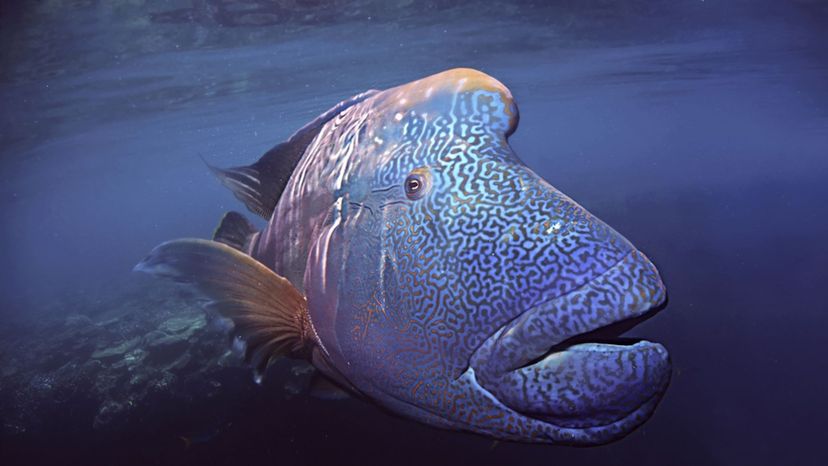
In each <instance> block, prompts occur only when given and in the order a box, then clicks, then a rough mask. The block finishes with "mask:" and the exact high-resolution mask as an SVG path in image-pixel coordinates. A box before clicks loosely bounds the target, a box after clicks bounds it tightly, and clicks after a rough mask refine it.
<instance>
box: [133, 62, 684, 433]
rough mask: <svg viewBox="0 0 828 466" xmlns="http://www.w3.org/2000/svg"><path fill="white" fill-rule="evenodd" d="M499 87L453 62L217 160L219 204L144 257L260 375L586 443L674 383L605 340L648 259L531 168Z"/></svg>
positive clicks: (633, 312) (485, 428)
mask: <svg viewBox="0 0 828 466" xmlns="http://www.w3.org/2000/svg"><path fill="white" fill-rule="evenodd" d="M518 119H519V118H518V108H517V105H516V104H515V102H514V99H513V97H512V95H511V93H510V91H509V90H508V89H507V88H506V87H505V86H504V85H503V84H501V83H500V82H499V81H497V80H496V79H494V78H492V77H490V76H488V75H486V74H484V73H482V72H479V71H475V70H470V69H454V70H449V71H445V72H442V73H439V74H436V75H433V76H430V77H427V78H424V79H421V80H418V81H414V82H412V83H408V84H405V85H402V86H398V87H395V88H391V89H388V90H384V91H368V92H365V93H363V94H359V95H357V96H354V97H353V98H351V99H348V100H347V101H344V102H342V103H340V104H338V105H337V106H335V107H333V108H332V109H331V110H329V111H328V112H326V113H325V114H323V115H321V116H320V117H319V118H317V119H316V120H314V121H313V122H311V123H309V124H308V125H306V126H305V127H304V128H302V129H301V130H300V131H298V132H297V133H296V134H294V135H293V136H292V137H291V138H290V139H289V140H288V141H287V142H285V143H283V144H281V145H279V146H276V147H275V148H274V149H273V150H271V151H269V152H268V153H267V154H265V155H264V156H263V157H262V158H261V159H260V160H259V161H258V162H257V163H255V164H253V165H251V166H246V167H236V168H231V169H216V168H214V171H215V172H216V174H217V175H218V176H219V178H220V179H221V180H222V182H223V183H224V184H225V185H227V186H228V187H229V188H230V189H231V190H233V192H234V194H236V196H237V197H238V198H239V199H240V200H242V201H243V202H244V203H245V204H246V205H247V206H248V208H249V209H250V210H251V211H253V212H256V213H258V214H260V215H262V216H264V217H265V218H267V219H268V224H267V226H266V227H265V228H264V229H263V230H262V231H260V232H257V231H255V229H254V228H253V226H252V225H251V224H250V223H249V222H247V221H246V220H244V218H243V217H242V216H241V215H240V214H236V213H231V214H228V215H227V216H226V217H225V219H224V221H223V222H222V223H221V225H220V227H219V229H218V231H217V232H216V236H215V240H214V241H206V240H178V241H173V242H169V243H165V244H163V245H161V246H159V247H158V248H156V249H155V250H154V251H153V252H152V253H151V254H150V256H148V257H147V259H145V260H144V261H143V262H142V263H141V264H139V266H138V268H139V269H141V270H145V271H149V272H152V273H156V274H159V275H162V276H167V277H170V278H173V279H176V280H179V281H184V282H188V283H192V284H194V285H196V286H197V287H199V288H200V289H201V290H202V291H203V292H204V293H205V295H207V296H208V297H210V298H212V299H213V304H212V307H213V308H215V309H216V310H217V311H218V312H220V313H221V314H223V315H224V316H226V317H228V318H230V319H232V320H233V322H234V323H235V328H236V331H237V333H238V334H239V335H240V337H242V338H243V340H244V341H245V342H246V353H247V359H248V360H249V361H250V362H251V363H252V364H253V366H254V367H255V368H256V369H257V372H258V373H261V372H263V371H264V369H266V367H267V364H268V363H269V361H271V360H272V358H274V357H276V356H279V355H288V356H292V357H299V358H305V359H308V360H309V361H311V362H312V363H313V365H314V366H315V367H316V368H317V369H318V370H319V371H320V372H321V373H323V374H324V375H325V376H326V377H327V378H328V379H330V381H332V382H333V383H335V384H336V385H338V386H339V387H342V388H343V389H345V390H347V391H349V392H351V393H353V394H356V395H358V396H360V397H363V398H365V399H368V400H370V401H372V402H374V403H377V404H379V405H381V406H383V407H385V408H387V409H389V410H391V411H392V412H395V413H397V414H399V415H402V416H405V417H408V418H412V419H415V420H418V421H420V422H424V423H426V424H430V425H433V426H437V427H442V428H448V429H456V430H465V431H471V432H476V433H480V434H484V435H488V436H491V437H493V438H495V439H502V440H515V441H528V442H544V443H559V444H578V445H594V444H601V443H606V442H609V441H612V440H615V439H618V438H621V437H623V436H625V435H626V434H628V433H629V432H631V431H632V430H634V429H635V428H636V427H637V426H639V425H640V424H642V423H643V422H644V421H646V419H647V418H649V417H650V415H651V414H652V413H653V411H654V410H655V407H656V405H657V404H658V402H659V400H660V399H661V397H662V395H663V393H664V391H665V390H666V388H667V385H668V382H669V378H670V372H671V369H670V361H669V356H668V354H667V351H666V350H665V348H664V347H663V346H661V345H660V344H657V343H651V342H647V341H638V342H634V343H629V342H627V343H626V344H622V343H621V342H617V341H616V342H613V343H600V342H597V341H591V339H592V337H594V338H595V339H596V340H601V341H603V337H602V336H598V334H597V332H599V331H602V330H603V331H610V332H615V333H617V332H618V331H620V330H621V329H622V328H623V327H628V326H631V325H632V324H635V323H637V322H638V321H640V320H642V319H644V318H647V317H648V316H650V315H651V314H652V313H653V312H654V310H657V309H659V308H661V307H663V306H664V304H665V302H666V290H665V288H664V285H663V283H662V281H661V278H660V276H659V274H658V272H657V270H656V268H655V267H654V266H653V264H652V263H651V262H650V261H649V260H648V259H647V257H645V255H644V254H643V253H641V252H640V251H638V250H637V249H635V247H634V246H633V245H632V244H631V243H630V242H629V241H628V240H626V239H625V238H624V237H623V236H621V235H620V234H619V233H617V232H616V231H615V230H613V229H612V228H610V227H609V226H607V225H606V224H604V223H603V222H601V221H600V220H599V219H597V218H595V217H594V216H593V215H592V214H590V213H589V212H588V211H587V210H586V209H584V208H583V207H581V206H580V205H578V204H577V203H575V202H574V201H573V200H571V199H570V198H568V197H567V196H565V195H564V194H563V193H561V192H560V191H558V190H557V189H555V188H554V187H552V186H551V185H550V184H549V183H547V182H546V181H545V180H543V179H542V178H540V177H539V176H538V175H537V174H535V173H534V172H533V171H532V170H531V169H530V168H528V167H527V166H526V165H525V164H523V163H522V162H521V161H520V160H519V159H518V157H517V156H516V155H515V153H514V152H513V151H512V149H511V147H510V146H509V144H508V137H509V136H510V135H511V134H512V133H513V132H514V131H515V129H516V127H517V124H518Z"/></svg>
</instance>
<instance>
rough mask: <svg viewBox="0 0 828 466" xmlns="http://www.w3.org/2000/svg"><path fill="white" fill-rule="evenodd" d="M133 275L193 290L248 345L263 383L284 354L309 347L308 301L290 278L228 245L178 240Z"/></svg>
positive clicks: (247, 353) (155, 253)
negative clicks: (161, 279) (158, 278)
mask: <svg viewBox="0 0 828 466" xmlns="http://www.w3.org/2000/svg"><path fill="white" fill-rule="evenodd" d="M135 270H138V271H141V272H147V273H151V274H154V275H158V276H161V277H164V278H168V279H171V280H174V281H177V282H182V283H188V284H191V285H194V286H195V287H196V288H197V289H198V290H199V291H201V293H203V294H204V296H206V297H207V298H209V299H211V300H212V301H211V303H210V304H209V305H208V306H209V307H210V308H211V309H215V310H216V311H218V312H219V313H220V314H221V315H222V316H224V317H227V318H229V319H231V320H232V321H233V323H234V325H235V334H236V335H238V336H239V337H241V338H242V339H243V340H244V341H245V343H246V345H245V349H244V359H245V362H247V363H249V364H251V365H252V366H253V368H254V370H255V371H256V376H257V379H260V377H261V375H262V374H263V373H264V371H265V369H267V366H268V364H269V362H270V361H271V360H272V359H273V358H275V357H277V356H281V355H286V356H300V355H302V354H304V353H305V352H306V351H307V350H308V347H309V342H310V341H311V340H310V338H309V334H308V331H309V323H308V310H307V301H306V300H305V297H304V296H303V295H302V293H300V292H299V290H297V289H296V288H295V287H294V286H293V285H292V284H291V283H290V281H288V280H287V279H286V278H284V277H281V276H279V275H277V274H276V273H274V272H273V271H272V270H270V269H268V268H267V267H265V266H264V265H262V264H261V263H259V262H258V261H256V260H255V259H253V258H252V257H250V256H248V255H247V254H244V253H242V252H240V251H237V250H236V249H233V248H232V247H230V246H227V245H225V244H222V243H219V242H216V241H209V240H202V239H180V240H174V241H169V242H166V243H163V244H161V245H159V246H158V247H156V248H155V249H153V250H152V252H150V254H149V255H148V256H147V257H146V258H145V259H144V260H143V261H141V263H139V264H138V265H137V266H135Z"/></svg>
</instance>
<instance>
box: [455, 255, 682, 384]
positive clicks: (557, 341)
mask: <svg viewBox="0 0 828 466" xmlns="http://www.w3.org/2000/svg"><path fill="white" fill-rule="evenodd" d="M642 265H643V269H645V271H646V273H648V274H649V276H648V277H647V278H646V279H644V280H639V282H642V281H643V282H646V280H647V279H649V280H650V281H651V283H645V286H644V289H645V290H646V291H648V292H652V294H653V296H651V297H650V298H649V299H647V300H645V301H644V303H643V304H644V307H638V308H632V309H623V308H622V307H623V306H615V307H614V311H616V312H617V313H618V316H617V317H616V318H614V319H612V320H609V321H605V322H600V323H599V324H596V325H591V326H589V327H585V328H583V329H580V330H579V331H569V332H567V331H559V332H557V334H556V335H553V336H551V337H550V336H545V338H546V339H551V340H552V341H549V342H548V344H543V348H542V350H541V349H536V351H533V352H532V353H533V354H534V355H533V357H531V358H528V359H527V361H534V360H537V359H539V358H542V357H543V356H544V355H546V354H550V350H551V349H553V348H556V347H559V346H561V345H563V344H565V343H566V342H567V341H570V340H573V341H575V340H578V339H581V338H584V337H587V336H591V335H594V334H595V333H596V332H597V333H600V332H604V331H608V330H616V333H615V334H612V335H609V336H610V337H611V338H616V337H618V336H619V335H620V334H621V333H624V332H626V331H628V330H630V329H632V328H633V327H635V326H637V325H639V324H641V323H642V322H644V321H645V320H649V319H650V318H652V317H653V316H654V315H655V314H657V313H659V312H660V311H661V310H663V309H664V308H665V307H666V306H667V302H668V295H667V290H666V287H665V286H664V283H663V281H662V280H661V276H660V275H659V273H658V271H657V270H656V268H655V265H653V263H652V262H651V261H650V260H649V259H648V258H647V257H646V256H645V255H644V254H643V253H642V252H641V251H638V250H636V249H633V250H632V251H630V252H629V253H628V254H626V255H624V257H622V258H621V259H619V260H618V261H617V262H615V263H614V264H613V265H612V266H610V267H609V268H607V269H606V270H605V271H603V272H602V273H600V274H599V275H597V276H595V277H592V278H591V279H590V280H589V281H587V282H586V283H584V284H583V285H581V286H580V287H578V288H575V289H573V290H570V291H568V292H567V293H564V294H562V295H559V296H555V297H553V298H550V299H547V300H544V301H543V302H540V303H536V304H534V305H532V306H529V307H528V308H526V309H525V310H524V311H522V312H520V313H518V314H517V316H516V317H515V318H514V319H512V320H511V321H508V322H506V323H504V324H503V325H501V326H500V327H498V328H497V329H496V330H495V331H494V332H493V333H492V334H491V335H490V336H489V337H488V338H486V339H485V340H484V341H483V343H482V344H481V345H480V347H478V349H477V351H476V352H475V355H474V356H473V357H472V360H471V363H472V364H474V360H475V359H479V354H480V353H481V352H483V350H484V348H486V346H487V345H490V344H494V345H495V346H499V345H501V342H502V341H503V340H508V339H509V338H510V337H511V336H512V333H514V332H515V331H516V330H519V329H520V328H521V327H528V325H526V324H527V322H526V321H527V320H529V319H532V317H533V316H535V315H538V314H541V313H544V312H547V311H552V312H554V310H555V309H556V308H557V307H558V306H559V305H560V304H561V303H564V302H565V300H566V299H568V298H570V297H573V296H574V295H576V294H579V293H583V292H585V291H597V292H598V294H599V295H603V294H606V289H605V288H607V287H608V286H612V285H607V284H602V285H601V286H602V287H603V288H600V287H597V286H596V285H597V284H598V283H599V282H601V281H603V280H611V279H612V278H614V277H613V275H614V274H615V273H618V272H619V271H623V269H624V267H625V266H633V267H641V266H642ZM639 272H640V271H639ZM622 273H623V272H622ZM639 278H641V277H639ZM619 289H620V288H619ZM612 291H615V292H618V290H612ZM623 291H624V290H622V292H623ZM625 326H628V327H627V328H623V327H625ZM619 329H623V331H621V332H618V331H617V330H619ZM557 330H560V329H556V331H557ZM537 339H538V338H535V337H533V338H531V340H533V341H534V340H537ZM584 341H585V342H588V341H586V340H584ZM527 361H520V362H515V363H514V364H511V365H507V366H502V365H501V366H499V367H498V368H497V369H496V371H497V372H505V371H513V370H515V369H518V368H521V367H524V366H526V365H527Z"/></svg>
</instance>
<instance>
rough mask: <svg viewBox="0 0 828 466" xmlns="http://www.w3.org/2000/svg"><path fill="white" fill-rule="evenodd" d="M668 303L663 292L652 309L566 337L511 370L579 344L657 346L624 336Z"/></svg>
mask: <svg viewBox="0 0 828 466" xmlns="http://www.w3.org/2000/svg"><path fill="white" fill-rule="evenodd" d="M564 296H566V295H564ZM668 301H669V295H667V293H666V291H665V292H664V299H663V300H661V302H659V303H657V304H654V305H653V306H652V307H650V308H649V309H647V310H646V311H644V312H642V313H641V314H638V315H633V316H628V317H625V318H621V319H619V320H616V321H614V322H612V323H609V324H607V325H603V326H597V327H595V328H593V329H592V330H587V331H586V332H581V333H577V334H574V335H571V336H568V337H567V338H566V339H565V340H563V341H561V342H559V343H556V344H554V345H552V346H550V347H549V349H548V350H547V351H546V352H545V353H542V354H540V355H539V356H537V357H536V358H534V359H532V360H531V361H529V362H527V363H525V364H522V365H519V366H517V367H515V368H513V369H512V370H516V369H521V368H524V367H529V366H531V365H533V364H536V363H538V362H539V361H541V360H543V359H544V358H546V357H548V356H550V355H552V354H555V353H560V352H562V351H567V350H568V349H569V348H571V347H573V346H576V345H579V344H587V343H589V344H602V345H610V346H621V347H625V348H630V349H632V347H634V346H635V345H636V344H638V343H649V344H658V343H657V342H651V341H648V340H644V339H641V338H636V337H630V336H625V334H626V333H627V332H629V331H631V330H633V329H634V328H636V327H638V326H639V325H641V324H643V323H644V322H646V321H648V320H650V319H652V318H653V317H655V315H656V314H658V313H660V312H661V311H663V310H664V308H666V307H667V304H668ZM547 303H548V301H547V302H544V303H542V304H539V305H536V306H532V307H530V308H528V309H527V310H526V311H524V312H532V311H533V310H536V309H538V308H539V307H540V306H543V305H544V304H547ZM521 314H523V313H521ZM508 325H509V324H508V323H507V324H505V325H503V326H502V327H501V328H500V329H498V331H497V332H495V335H497V334H499V333H500V332H501V331H503V329H504V328H505V327H507V326H508Z"/></svg>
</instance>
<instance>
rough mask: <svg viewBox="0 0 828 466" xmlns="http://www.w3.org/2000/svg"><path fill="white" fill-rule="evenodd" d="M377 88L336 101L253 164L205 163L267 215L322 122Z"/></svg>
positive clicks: (254, 208)
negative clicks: (230, 165)
mask: <svg viewBox="0 0 828 466" xmlns="http://www.w3.org/2000/svg"><path fill="white" fill-rule="evenodd" d="M377 92H379V91H376V90H370V91H366V92H363V93H362V94H357V95H355V96H353V97H351V98H350V99H347V100H343V101H342V102H340V103H338V104H336V105H335V106H333V107H332V108H331V109H330V110H328V111H327V112H325V113H323V114H321V115H319V116H318V117H316V119H314V120H313V121H311V122H310V123H308V124H306V125H305V126H303V127H302V128H301V129H300V130H299V131H297V132H295V133H293V136H291V137H290V138H289V139H288V140H287V141H285V142H283V143H281V144H278V145H276V146H275V147H274V148H272V149H270V150H269V151H267V152H265V154H264V155H263V156H262V157H261V158H260V159H259V160H258V161H257V162H256V163H254V164H252V165H247V166H243V167H232V168H218V167H214V166H212V165H210V164H209V163H208V164H207V166H208V167H210V170H212V171H213V173H214V174H215V175H216V176H217V177H218V178H219V180H221V183H222V184H223V185H224V186H226V187H227V188H229V189H230V190H231V191H232V192H233V195H234V196H236V198H237V199H239V200H240V201H242V202H243V203H244V205H245V206H247V208H248V209H249V210H250V211H251V212H253V213H255V214H257V215H260V216H262V217H264V218H265V219H270V216H271V215H272V214H273V210H274V209H275V208H276V203H277V202H279V197H280V196H281V195H282V191H284V189H285V186H286V185H287V182H288V180H289V179H290V176H291V174H293V170H294V169H295V168H296V165H297V164H298V163H299V160H300V159H301V158H302V155H304V153H305V149H307V147H308V146H309V145H310V143H311V142H312V141H313V139H314V138H315V137H316V136H317V135H318V134H319V131H321V129H322V126H324V125H325V123H327V122H328V121H329V120H331V119H332V118H333V117H335V116H336V115H338V114H340V113H342V111H343V110H345V109H346V108H348V107H351V106H352V105H355V104H358V103H359V102H362V101H363V100H365V99H367V98H368V97H371V96H372V95H374V94H376V93H377ZM205 163H206V161H205Z"/></svg>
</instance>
